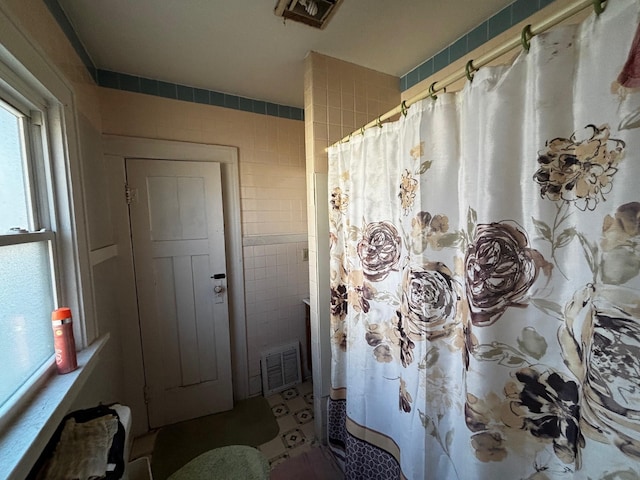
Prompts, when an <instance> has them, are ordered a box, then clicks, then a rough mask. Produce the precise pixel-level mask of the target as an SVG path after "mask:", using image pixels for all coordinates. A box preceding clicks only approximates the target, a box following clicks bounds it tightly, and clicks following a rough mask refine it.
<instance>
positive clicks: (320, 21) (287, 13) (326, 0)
mask: <svg viewBox="0 0 640 480" xmlns="http://www.w3.org/2000/svg"><path fill="white" fill-rule="evenodd" d="M341 3H342V0H278V4H277V5H276V8H275V9H274V13H275V14H276V15H277V16H279V17H283V18H284V19H285V20H287V19H289V20H293V21H294V22H300V23H304V24H306V25H310V26H312V27H315V28H320V29H323V28H324V27H326V26H327V23H329V20H330V19H331V17H333V14H334V13H335V11H336V9H337V8H338V6H340V4H341Z"/></svg>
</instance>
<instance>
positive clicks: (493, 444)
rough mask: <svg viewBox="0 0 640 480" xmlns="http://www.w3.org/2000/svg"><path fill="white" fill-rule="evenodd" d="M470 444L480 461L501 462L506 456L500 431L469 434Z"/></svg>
mask: <svg viewBox="0 0 640 480" xmlns="http://www.w3.org/2000/svg"><path fill="white" fill-rule="evenodd" d="M471 446H472V447H473V449H474V450H475V453H476V458H477V459H478V460H480V461H481V462H501V461H502V460H504V459H505V458H506V456H507V449H506V448H505V441H504V439H503V438H502V435H501V434H500V432H492V431H487V432H480V433H476V434H475V435H472V436H471Z"/></svg>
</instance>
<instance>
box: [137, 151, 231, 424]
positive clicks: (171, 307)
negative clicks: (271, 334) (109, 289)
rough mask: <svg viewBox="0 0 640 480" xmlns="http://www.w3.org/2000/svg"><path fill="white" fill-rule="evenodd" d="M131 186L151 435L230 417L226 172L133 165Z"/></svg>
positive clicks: (213, 167)
mask: <svg viewBox="0 0 640 480" xmlns="http://www.w3.org/2000/svg"><path fill="white" fill-rule="evenodd" d="M127 179H128V183H129V187H130V188H132V189H136V190H137V195H134V198H136V199H137V201H135V202H132V204H131V206H130V216H131V232H132V240H133V254H134V264H135V269H136V288H137V291H138V304H139V307H138V308H139V313H140V327H141V333H142V344H143V357H144V364H145V377H146V382H147V400H148V409H149V422H150V424H151V427H152V428H156V427H159V426H161V425H165V424H168V423H174V422H177V421H181V420H186V419H188V418H195V417H199V416H202V415H207V414H210V413H215V412H219V411H223V410H228V409H231V408H232V407H233V394H232V385H231V359H230V347H229V343H230V342H229V312H228V303H227V293H226V279H217V280H213V278H212V277H213V275H214V274H220V273H222V274H225V273H226V268H225V252H224V224H223V212H222V189H221V181H220V165H219V164H217V163H209V162H182V161H166V160H139V159H127ZM214 282H215V283H214ZM216 286H220V287H222V291H221V292H219V293H215V292H214V287H216Z"/></svg>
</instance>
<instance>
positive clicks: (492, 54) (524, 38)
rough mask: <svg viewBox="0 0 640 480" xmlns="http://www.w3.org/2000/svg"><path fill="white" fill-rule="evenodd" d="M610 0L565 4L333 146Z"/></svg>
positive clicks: (600, 9)
mask: <svg viewBox="0 0 640 480" xmlns="http://www.w3.org/2000/svg"><path fill="white" fill-rule="evenodd" d="M606 2H607V0H578V1H575V2H573V3H571V4H570V5H568V6H567V7H565V8H563V9H562V10H560V11H558V12H556V13H555V14H553V15H550V16H549V17H548V18H546V19H545V20H542V21H540V22H538V23H536V24H535V25H527V26H526V27H524V28H523V29H522V33H521V35H520V36H519V37H514V38H512V39H511V40H509V41H507V42H505V43H503V44H502V45H499V46H498V47H496V48H494V49H493V50H490V51H489V52H487V53H485V54H484V55H481V56H479V57H478V58H477V59H475V60H469V61H468V62H467V65H466V66H465V67H464V68H461V69H459V70H456V71H455V72H453V73H452V74H451V75H449V76H448V77H445V78H443V79H442V80H440V81H438V82H433V83H432V84H431V86H430V87H429V88H428V89H425V90H422V91H421V92H420V93H418V94H416V95H414V96H413V97H411V98H410V99H408V100H405V101H403V102H402V103H401V104H400V105H398V106H397V107H395V108H393V109H391V110H389V111H388V112H387V113H383V114H382V115H380V116H379V117H378V118H376V119H375V120H372V121H371V122H369V123H367V124H366V125H364V126H363V127H360V128H359V129H357V130H354V131H353V132H352V133H350V134H349V135H347V136H346V137H344V138H343V139H342V140H338V141H337V142H335V143H333V144H332V145H330V146H331V147H333V146H334V145H338V144H339V143H345V142H348V141H349V140H350V139H351V137H352V136H353V135H357V134H359V133H361V134H364V131H365V130H367V129H369V128H371V127H376V126H382V124H381V122H383V121H384V120H388V119H389V118H391V117H393V116H394V115H397V114H398V113H405V114H406V111H407V109H408V108H409V107H410V106H411V105H413V104H414V103H416V102H419V101H420V100H423V99H425V98H427V97H435V94H436V93H437V92H439V91H441V90H444V89H445V88H447V87H448V86H449V85H451V84H452V83H454V82H457V81H458V80H460V79H462V78H464V77H467V78H471V74H472V73H473V72H474V71H476V70H479V69H480V68H481V67H484V66H485V65H487V64H488V63H490V62H492V61H493V60H495V59H496V58H499V57H501V56H502V55H504V54H505V53H508V52H510V51H511V50H513V49H514V48H516V47H517V46H518V45H522V47H523V48H524V49H526V50H529V48H528V47H529V40H530V39H531V38H532V37H534V36H536V35H538V34H540V33H542V32H544V31H546V30H549V29H550V28H551V27H554V26H555V25H557V24H559V23H560V22H563V21H564V20H566V19H568V18H570V17H572V16H573V15H575V14H576V13H578V12H581V11H582V10H584V9H585V8H587V7H590V6H593V8H594V11H595V13H596V14H597V15H600V14H601V13H602V12H603V11H604V8H605V6H606ZM603 3H604V4H605V5H604V6H603V5H602V4H603Z"/></svg>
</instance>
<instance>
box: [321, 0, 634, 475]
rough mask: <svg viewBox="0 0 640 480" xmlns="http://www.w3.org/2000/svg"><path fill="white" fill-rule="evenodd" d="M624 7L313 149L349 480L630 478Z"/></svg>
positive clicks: (630, 231) (630, 74)
mask: <svg viewBox="0 0 640 480" xmlns="http://www.w3.org/2000/svg"><path fill="white" fill-rule="evenodd" d="M639 18H640V4H639V3H638V2H637V1H633V0H612V1H609V2H607V9H606V11H605V12H604V13H603V14H602V15H601V16H600V17H595V15H594V16H592V18H589V19H588V20H586V21H585V22H584V23H583V24H582V25H580V26H568V27H561V28H556V29H554V30H553V31H550V32H547V33H545V34H542V35H540V36H537V37H535V38H534V39H533V40H532V42H531V49H530V51H529V52H528V53H524V52H523V53H522V54H520V55H519V56H518V58H517V59H516V60H515V62H514V63H513V64H512V65H511V66H505V67H496V68H493V67H492V68H483V69H481V70H480V71H478V72H477V73H476V74H475V78H474V79H473V81H472V82H470V83H469V82H468V83H467V85H466V87H465V88H464V90H463V91H462V92H460V93H458V94H443V95H439V96H438V98H437V99H436V100H434V99H430V98H429V99H426V100H424V101H422V102H421V103H419V104H416V105H414V106H412V107H411V108H410V109H409V111H408V114H407V116H406V117H404V118H401V119H400V120H399V121H398V122H395V123H391V124H386V125H384V126H383V127H382V128H374V129H370V130H368V131H366V132H365V134H364V136H358V137H355V138H353V139H352V140H351V141H350V142H349V143H346V144H342V145H339V146H335V147H332V148H331V149H330V152H329V192H330V208H329V210H330V237H331V238H330V241H331V248H330V253H331V314H332V318H331V322H332V331H331V334H332V346H333V350H332V355H333V358H332V363H333V365H332V391H331V397H330V400H329V406H328V410H329V429H328V430H329V443H330V446H331V447H332V449H333V450H334V452H336V454H337V455H338V456H339V457H340V459H341V460H342V462H343V463H344V469H345V473H346V477H347V478H348V479H374V478H380V479H385V480H386V479H394V478H408V479H423V478H429V479H439V480H440V479H496V478H503V479H525V478H527V479H547V478H572V479H573V478H584V479H611V480H613V479H640V130H639V129H638V127H640V91H639V90H637V87H639V86H640V75H639V74H638V73H639V72H640V49H639V48H640V47H639V45H638V44H639V43H640V35H638V36H636V38H635V41H634V35H636V29H637V26H638V20H639Z"/></svg>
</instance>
